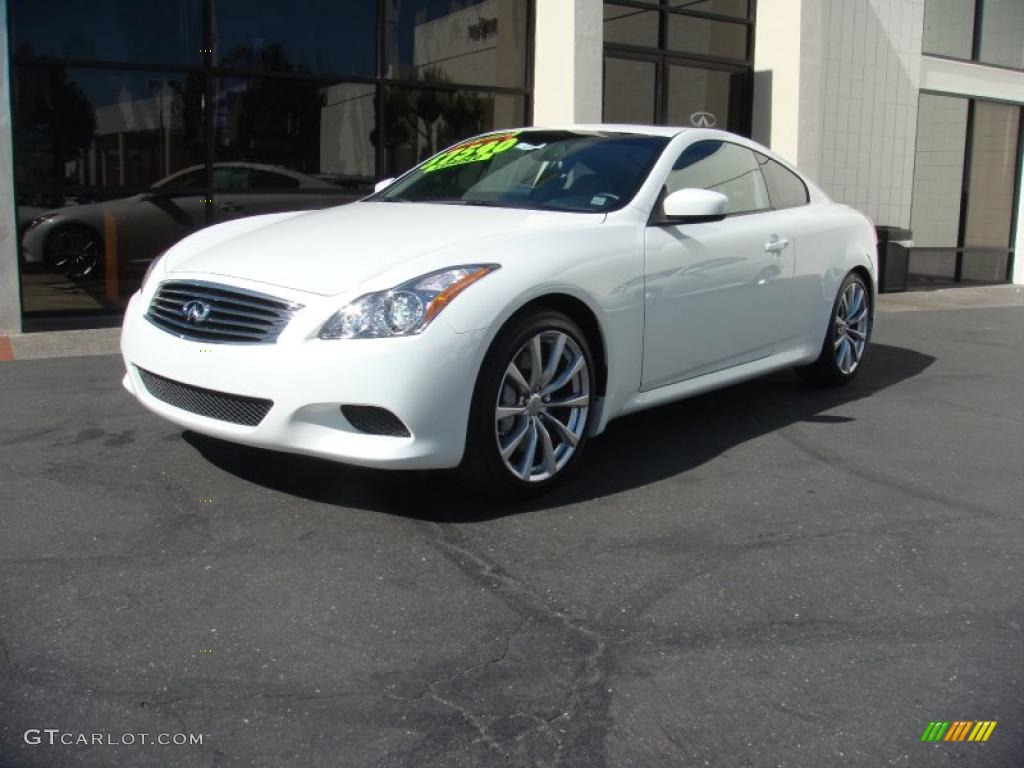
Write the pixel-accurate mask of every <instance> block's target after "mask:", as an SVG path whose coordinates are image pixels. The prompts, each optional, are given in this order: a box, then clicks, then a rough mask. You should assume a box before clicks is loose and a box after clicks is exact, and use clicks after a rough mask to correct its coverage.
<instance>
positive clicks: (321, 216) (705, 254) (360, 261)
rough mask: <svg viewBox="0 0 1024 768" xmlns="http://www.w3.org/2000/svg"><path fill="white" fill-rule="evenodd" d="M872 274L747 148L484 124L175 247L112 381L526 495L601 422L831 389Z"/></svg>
mask: <svg viewBox="0 0 1024 768" xmlns="http://www.w3.org/2000/svg"><path fill="white" fill-rule="evenodd" d="M876 285H877V259H876V238H875V232H874V229H873V227H872V225H871V223H870V222H869V221H868V219H867V218H865V217H864V216H863V215H862V214H860V213H858V212H857V211H854V210H852V209H850V208H848V207H846V206H844V205H840V204H838V203H834V202H832V201H831V200H829V199H828V197H826V195H825V194H824V193H823V192H822V191H821V190H820V189H818V188H817V187H816V186H815V185H814V184H813V183H811V182H810V181H808V180H807V179H806V178H805V177H803V176H802V175H801V174H800V173H799V172H798V171H796V170H794V169H793V168H792V167H791V166H790V165H789V164H787V163H786V162H785V161H784V160H782V159H781V158H779V157H777V156H776V155H774V154H773V153H772V152H771V151H769V150H767V149H765V148H764V147H762V146H760V145H758V144H755V143H754V142H752V141H749V140H748V139H744V138H741V137H739V136H735V135H732V134H729V133H724V132H721V131H715V130H707V129H697V128H665V127H645V126H623V125H589V126H570V127H566V128H558V129H539V128H536V129H535V128H526V129H522V130H511V131H501V132H494V133H488V134H485V135H482V136H478V137H476V138H473V139H470V140H467V141H464V142H461V143H459V144H457V145H456V146H454V147H451V148H449V149H446V150H445V151H443V152H441V153H439V154H437V155H434V156H433V157H431V158H430V159H428V160H426V161H425V162H423V163H421V164H420V165H418V166H417V167H415V168H413V169H412V170H411V171H409V172H408V173H406V174H405V175H403V176H401V177H400V178H398V179H397V180H392V179H389V180H387V181H384V182H381V183H380V184H378V186H377V190H376V191H375V193H374V194H373V195H371V196H369V197H367V198H365V199H363V200H361V201H359V202H356V203H352V204H349V205H343V206H339V207H336V208H329V209H326V210H320V211H313V212H294V211H293V212H286V213H275V214H268V215H263V216H254V217H251V218H245V219H238V220H235V221H229V222H226V223H224V224H220V225H217V226H213V227H209V228H208V229H204V230H202V231H200V232H197V233H195V234H193V235H191V236H189V237H186V238H185V239H184V240H182V241H180V242H179V243H177V244H176V245H174V246H173V247H172V248H170V249H169V250H168V251H167V252H166V253H165V254H164V255H163V257H162V258H160V259H159V260H157V261H156V262H154V264H153V265H152V267H151V269H150V272H149V274H148V275H147V277H146V279H145V281H144V283H143V285H142V288H141V289H140V291H139V292H138V293H136V294H135V295H134V296H133V297H132V299H131V302H130V304H129V306H128V310H127V314H126V316H125V322H124V330H123V335H122V343H121V344H122V351H123V354H124V360H125V364H126V367H127V375H126V376H125V378H124V386H125V387H126V388H127V389H128V390H129V391H130V392H131V393H132V394H133V395H134V396H135V397H136V398H138V399H139V401H140V402H141V403H142V404H143V405H144V406H146V407H147V408H149V409H150V410H152V411H153V412H155V413H157V414H159V415H160V416H163V417H164V418H166V419H168V420H170V421H172V422H174V423H176V424H178V425H180V426H182V427H185V428H187V429H190V430H194V431H196V432H200V433H204V434H207V435H213V436H216V437H219V438H223V439H225V440H229V441H235V442H238V443H246V444H249V445H256V446H263V447H266V448H272V449H277V450H283V451H291V452H296V453H304V454H310V455H313V456H320V457H326V458H329V459H335V460H338V461H342V462H347V463H351V464H359V465H363V466H368V467H379V468H406V469H440V468H452V467H458V468H459V471H460V473H461V474H463V475H464V476H465V477H466V478H468V479H469V480H471V481H473V482H474V483H475V484H476V485H478V486H480V487H483V488H486V489H488V490H490V491H492V492H495V493H498V494H501V495H505V496H512V495H522V494H527V493H531V492H536V491H538V490H542V489H546V488H548V487H550V486H551V485H552V484H553V483H555V482H558V481H559V480H561V479H562V478H563V477H564V476H565V475H566V474H567V473H568V472H569V471H570V470H571V469H572V468H573V466H574V465H576V464H578V462H579V460H580V456H581V454H582V453H583V449H584V446H585V445H586V442H587V440H588V438H590V437H593V436H595V435H598V434H600V433H601V431H602V430H603V429H604V428H605V426H606V425H607V424H608V422H609V421H610V420H611V419H614V418H616V417H618V416H623V415H625V414H628V413H632V412H634V411H639V410H641V409H644V408H650V407H652V406H657V405H660V404H662V403H665V402H668V401H672V400H678V399H680V398H684V397H688V396H690V395H694V394H697V393H699V392H705V391H707V390H710V389H715V388H718V387H723V386H726V385H729V384H733V383H735V382H738V381H741V380H743V379H749V378H751V377H754V376H760V375H761V374H764V373H767V372H769V371H773V370H776V369H779V368H784V367H789V366H792V367H796V368H797V369H798V370H799V371H800V372H801V373H802V374H803V375H804V376H805V377H806V378H809V379H813V380H814V381H817V382H820V383H824V384H830V385H838V384H844V383H846V382H848V381H849V380H850V379H852V378H853V377H854V376H855V375H856V373H857V369H858V367H859V366H860V364H861V363H862V361H863V359H864V354H865V350H866V348H867V343H868V339H869V338H870V336H871V328H872V322H873V308H874V303H875V297H876Z"/></svg>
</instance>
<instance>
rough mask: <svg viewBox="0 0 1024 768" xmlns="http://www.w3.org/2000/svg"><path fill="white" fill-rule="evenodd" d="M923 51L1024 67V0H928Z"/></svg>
mask: <svg viewBox="0 0 1024 768" xmlns="http://www.w3.org/2000/svg"><path fill="white" fill-rule="evenodd" d="M922 50H923V51H924V53H928V54H932V55H936V56H949V57H951V58H954V59H964V60H967V61H977V62H980V63H982V64H991V65H995V66H999V67H1010V68H1012V69H1022V68H1024V2H1021V0H925V9H924V35H923V40H922Z"/></svg>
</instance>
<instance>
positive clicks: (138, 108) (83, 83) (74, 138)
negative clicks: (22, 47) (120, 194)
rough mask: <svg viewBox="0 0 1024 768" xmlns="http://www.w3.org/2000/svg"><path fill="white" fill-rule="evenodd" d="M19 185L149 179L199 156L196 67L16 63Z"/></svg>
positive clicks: (199, 80) (117, 183) (142, 181)
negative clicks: (174, 70)
mask: <svg viewBox="0 0 1024 768" xmlns="http://www.w3.org/2000/svg"><path fill="white" fill-rule="evenodd" d="M12 95H13V99H12V113H13V115H12V117H13V122H14V142H15V178H16V181H17V184H18V185H19V187H33V186H35V187H52V186H78V187H114V186H147V185H149V184H152V183H154V182H156V181H158V180H159V179H161V178H163V177H165V176H167V175H169V174H171V173H173V172H174V171H177V170H179V169H181V168H184V167H186V166H189V165H193V164H196V163H199V162H201V161H202V158H203V142H202V110H201V103H202V95H203V76H202V75H201V74H198V73H196V74H182V75H167V74H166V73H155V72H130V73H129V72H120V71H113V70H98V69H65V68H63V67H47V68H40V67H18V68H16V69H15V70H14V87H13V88H12Z"/></svg>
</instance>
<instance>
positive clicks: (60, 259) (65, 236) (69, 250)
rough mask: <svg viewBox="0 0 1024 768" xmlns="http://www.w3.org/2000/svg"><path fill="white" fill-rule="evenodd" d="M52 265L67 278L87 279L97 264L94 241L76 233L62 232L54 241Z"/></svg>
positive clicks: (97, 256)
mask: <svg viewBox="0 0 1024 768" xmlns="http://www.w3.org/2000/svg"><path fill="white" fill-rule="evenodd" d="M54 251H55V254H56V257H55V258H54V260H53V265H54V267H55V268H56V269H58V270H60V271H61V272H63V273H64V274H66V275H67V276H68V277H87V276H88V275H89V274H90V273H91V272H92V271H93V270H94V269H95V268H96V264H97V263H98V262H99V257H100V254H99V247H98V244H97V243H96V240H95V239H94V238H92V237H89V236H88V235H85V234H81V233H78V232H62V233H59V234H58V235H57V237H56V238H55V239H54Z"/></svg>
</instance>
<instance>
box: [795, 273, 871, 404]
mask: <svg viewBox="0 0 1024 768" xmlns="http://www.w3.org/2000/svg"><path fill="white" fill-rule="evenodd" d="M870 332H871V292H870V290H869V289H868V285H867V283H866V282H865V281H864V278H863V277H861V276H860V275H859V274H857V273H856V272H851V273H850V274H849V275H847V276H846V279H845V280H843V284H842V285H841V286H840V288H839V294H838V296H836V300H835V303H834V304H833V305H832V314H831V316H830V318H829V324H828V330H827V332H826V333H825V342H824V344H823V345H822V347H821V355H819V357H818V359H817V360H816V361H815V362H814V363H812V364H811V365H808V366H805V367H803V368H798V369H797V371H798V372H799V373H800V375H801V376H803V378H804V379H806V380H807V381H809V382H811V383H813V384H820V385H824V386H833V387H835V386H841V385H843V384H847V383H849V382H850V381H852V380H853V377H854V376H855V375H856V374H857V370H858V369H859V368H860V364H861V362H863V360H864V353H865V352H866V351H867V347H868V337H869V335H870Z"/></svg>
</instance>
